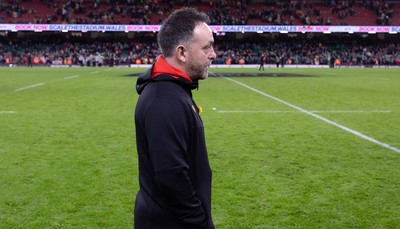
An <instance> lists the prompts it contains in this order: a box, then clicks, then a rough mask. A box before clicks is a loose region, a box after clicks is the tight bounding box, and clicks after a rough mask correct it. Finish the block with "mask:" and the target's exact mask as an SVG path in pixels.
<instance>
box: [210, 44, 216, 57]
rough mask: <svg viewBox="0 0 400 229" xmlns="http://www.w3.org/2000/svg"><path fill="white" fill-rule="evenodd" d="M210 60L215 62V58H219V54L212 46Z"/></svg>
mask: <svg viewBox="0 0 400 229" xmlns="http://www.w3.org/2000/svg"><path fill="white" fill-rule="evenodd" d="M209 58H210V59H212V60H214V59H215V58H217V54H216V53H215V51H214V47H212V46H211V53H210V55H209Z"/></svg>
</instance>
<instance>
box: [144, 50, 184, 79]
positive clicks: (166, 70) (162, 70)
mask: <svg viewBox="0 0 400 229" xmlns="http://www.w3.org/2000/svg"><path fill="white" fill-rule="evenodd" d="M161 74H166V75H169V76H172V77H173V78H175V79H178V78H183V79H186V80H188V81H189V82H192V79H191V78H190V77H189V76H188V75H187V74H186V73H184V72H182V71H181V70H179V69H177V68H174V67H172V66H171V65H169V64H168V63H167V61H166V60H165V58H164V57H163V56H162V55H159V56H158V58H157V62H156V63H155V64H154V67H153V71H152V73H151V78H155V77H157V76H158V75H161Z"/></svg>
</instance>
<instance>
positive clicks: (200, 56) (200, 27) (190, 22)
mask: <svg viewBox="0 0 400 229" xmlns="http://www.w3.org/2000/svg"><path fill="white" fill-rule="evenodd" d="M209 22H210V18H209V17H208V16H207V15H206V14H205V13H200V12H198V11H196V10H195V9H192V8H182V9H179V10H176V11H174V12H173V13H172V14H171V15H170V16H169V17H168V18H167V19H166V21H164V23H163V25H162V27H161V29H160V32H159V33H158V37H157V39H158V44H159V46H160V48H161V52H162V54H163V56H164V57H165V59H166V60H167V61H168V62H169V63H170V64H172V65H173V66H174V67H177V68H179V69H181V70H183V71H184V72H185V73H186V74H187V75H188V76H189V77H190V78H192V80H199V79H205V78H207V76H208V68H209V66H210V65H211V62H212V60H213V59H215V57H216V54H215V52H214V49H213V47H212V45H213V43H214V38H213V34H212V31H211V29H210V27H209V26H208V23H209Z"/></svg>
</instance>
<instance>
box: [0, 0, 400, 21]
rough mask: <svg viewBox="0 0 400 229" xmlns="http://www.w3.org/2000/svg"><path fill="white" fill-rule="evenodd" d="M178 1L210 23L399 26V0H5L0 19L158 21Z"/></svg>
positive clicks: (2, 3) (177, 4)
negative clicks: (199, 12) (209, 20)
mask: <svg viewBox="0 0 400 229" xmlns="http://www.w3.org/2000/svg"><path fill="white" fill-rule="evenodd" d="M182 6H192V7H196V8H198V9H199V10H202V11H205V12H207V13H208V14H209V15H210V16H211V18H212V24H214V25H244V24H246V25H271V24H274V25H289V24H293V25H400V3H399V2H398V1H385V0H362V1H361V0H360V1H355V0H326V1H324V0H314V1H310V0H308V1H306V0H304V1H302V0H284V1H282V0H281V1H279V0H278V1H271V0H265V1H262V0H258V1H257V0H253V1H246V0H208V1H207V0H203V1H189V0H186V1H184V0H178V1H172V0H170V1H168V0H165V1H158V0H142V1H133V0H119V1H111V0H104V1H100V0H90V1H83V0H69V1H67V0H30V1H29V0H25V1H16V0H5V1H1V6H0V23H38V24H51V23H53V24H54V23H69V24H160V22H161V21H162V19H163V18H165V16H166V15H167V14H169V13H170V12H172V10H173V9H176V8H179V7H182Z"/></svg>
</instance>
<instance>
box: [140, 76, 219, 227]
mask: <svg viewBox="0 0 400 229" xmlns="http://www.w3.org/2000/svg"><path fill="white" fill-rule="evenodd" d="M151 70H152V69H150V70H149V71H147V72H146V73H144V74H143V75H141V76H140V77H139V78H138V80H137V85H136V90H137V92H138V94H139V99H138V102H137V104H136V111H135V124H136V144H137V151H138V160H139V184H140V190H139V192H138V194H137V196H136V203H135V213H134V217H135V228H137V229H158V228H160V229H164V228H165V229H169V228H170V229H181V228H182V229H191V228H207V229H212V228H214V225H213V222H212V218H211V169H210V166H209V161H208V155H207V149H206V144H205V137H204V127H203V124H202V121H201V118H200V116H199V110H198V108H197V105H196V104H195V102H194V101H193V99H192V93H191V90H192V89H195V88H197V86H198V82H190V81H188V80H187V79H184V78H176V77H172V76H170V75H166V74H162V75H158V76H156V77H153V78H152V77H151Z"/></svg>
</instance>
